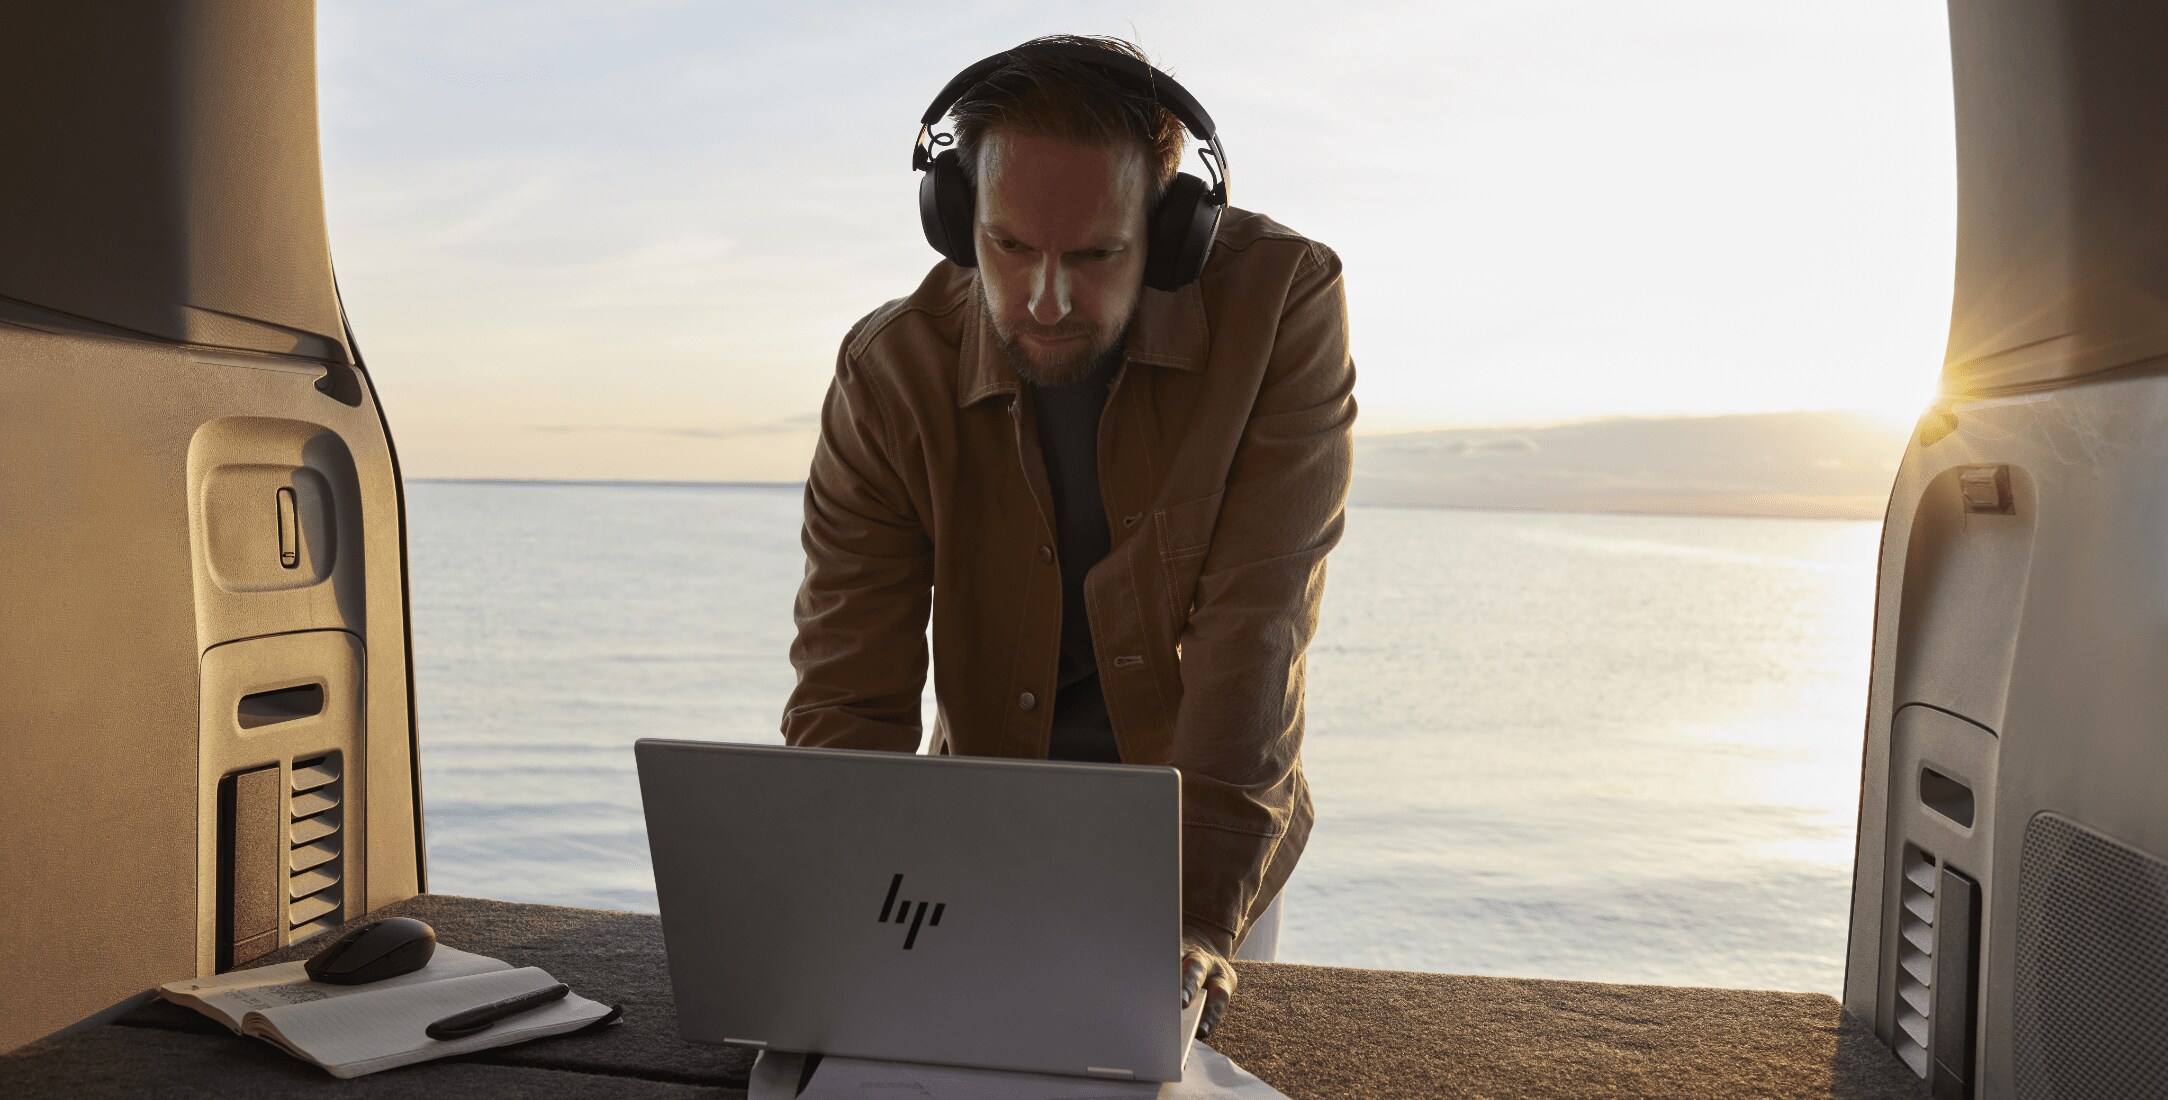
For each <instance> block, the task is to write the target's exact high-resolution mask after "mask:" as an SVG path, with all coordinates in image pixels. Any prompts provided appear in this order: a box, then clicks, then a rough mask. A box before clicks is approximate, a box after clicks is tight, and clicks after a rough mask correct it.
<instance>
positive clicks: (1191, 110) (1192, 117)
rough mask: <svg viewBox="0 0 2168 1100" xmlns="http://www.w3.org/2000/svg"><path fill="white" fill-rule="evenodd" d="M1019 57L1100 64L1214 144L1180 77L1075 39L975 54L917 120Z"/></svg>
mask: <svg viewBox="0 0 2168 1100" xmlns="http://www.w3.org/2000/svg"><path fill="white" fill-rule="evenodd" d="M1020 57H1037V58H1044V59H1046V60H1049V61H1070V62H1075V63H1076V64H1079V65H1090V66H1092V67H1093V68H1097V69H1102V70H1104V71H1105V72H1106V73H1107V75H1108V76H1111V77H1113V78H1114V79H1115V80H1116V81H1119V82H1120V83H1123V84H1126V85H1128V86H1129V87H1130V89H1131V90H1133V91H1138V92H1142V93H1144V94H1145V95H1148V96H1151V97H1152V99H1153V100H1155V101H1157V102H1158V103H1159V105H1160V106H1162V107H1165V108H1166V109H1168V110H1169V111H1172V112H1174V117H1175V118H1177V119H1179V120H1181V123H1182V125H1184V126H1186V127H1188V128H1189V132H1190V133H1192V134H1195V135H1196V136H1197V140H1199V141H1202V142H1205V143H1207V144H1212V145H1215V146H1216V145H1217V143H1218V139H1219V129H1218V127H1216V126H1214V125H1213V124H1212V116H1211V114H1209V113H1208V112H1206V111H1205V109H1204V105H1203V104H1201V103H1199V102H1197V97H1196V96H1193V95H1191V94H1189V89H1187V88H1184V87H1182V85H1181V83H1180V82H1178V81H1176V80H1175V79H1174V78H1173V77H1171V76H1168V75H1167V74H1166V73H1163V72H1160V71H1159V70H1158V69H1156V68H1153V67H1152V66H1151V65H1148V64H1146V63H1144V62H1142V61H1139V60H1137V59H1136V58H1134V57H1131V56H1129V55H1128V54H1125V53H1121V52H1119V51H1116V50H1109V49H1105V48H1102V47H1099V46H1086V45H1083V44H1082V43H1077V42H1040V43H1036V44H1031V43H1027V44H1025V45H1022V46H1018V47H1016V48H1015V49H1010V50H1003V51H1001V52H1000V53H997V54H994V55H993V56H991V57H987V58H984V59H981V60H980V61H978V62H976V63H974V64H973V65H972V66H971V67H970V68H968V69H965V70H964V71H962V72H960V73H957V74H956V77H955V79H953V80H950V81H949V82H948V83H947V84H946V85H944V86H943V87H942V88H941V92H940V94H938V95H936V96H934V97H933V105H932V106H930V107H928V108H926V113H925V114H924V115H921V116H919V120H918V123H919V125H920V126H933V125H935V124H937V123H939V122H940V121H941V119H942V117H943V116H945V115H947V114H948V112H949V108H951V107H954V106H955V105H956V101H957V100H959V99H962V98H963V97H964V93H965V92H968V91H970V90H971V87H972V85H974V84H977V83H978V82H980V81H982V80H984V79H986V78H987V77H988V76H989V75H991V74H992V73H993V72H994V70H996V69H999V68H1000V67H1002V66H1003V65H1007V64H1009V63H1010V62H1011V61H1014V60H1016V59H1017V58H1020Z"/></svg>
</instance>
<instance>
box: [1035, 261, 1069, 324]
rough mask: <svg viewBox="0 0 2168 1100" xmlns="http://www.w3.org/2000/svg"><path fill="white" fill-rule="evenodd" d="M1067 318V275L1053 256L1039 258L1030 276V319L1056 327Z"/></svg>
mask: <svg viewBox="0 0 2168 1100" xmlns="http://www.w3.org/2000/svg"><path fill="white" fill-rule="evenodd" d="M1067 316H1069V274H1068V272H1067V271H1065V270H1063V268H1062V265H1061V261H1060V260H1059V259H1057V258H1055V257H1054V256H1051V255H1049V256H1044V257H1041V258H1040V260H1039V263H1038V265H1037V267H1036V268H1035V269H1034V270H1033V271H1032V275H1031V319H1032V320H1033V321H1036V322H1038V323H1039V324H1042V325H1058V324H1060V323H1061V322H1062V319H1063V318H1065V317H1067Z"/></svg>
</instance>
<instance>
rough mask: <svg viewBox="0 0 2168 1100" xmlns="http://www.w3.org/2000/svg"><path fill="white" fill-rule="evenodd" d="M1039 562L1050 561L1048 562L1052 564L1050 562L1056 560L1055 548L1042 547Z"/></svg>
mask: <svg viewBox="0 0 2168 1100" xmlns="http://www.w3.org/2000/svg"><path fill="white" fill-rule="evenodd" d="M1039 560H1040V561H1048V562H1050V561H1053V560H1054V548H1053V547H1051V546H1042V547H1040V548H1039Z"/></svg>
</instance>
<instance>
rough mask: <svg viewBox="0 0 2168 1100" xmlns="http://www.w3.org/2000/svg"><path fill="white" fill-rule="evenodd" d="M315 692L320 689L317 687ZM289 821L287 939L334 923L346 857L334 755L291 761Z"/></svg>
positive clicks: (340, 776)
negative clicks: (290, 811) (290, 820)
mask: <svg viewBox="0 0 2168 1100" xmlns="http://www.w3.org/2000/svg"><path fill="white" fill-rule="evenodd" d="M318 690H319V691H321V689H318ZM288 775H289V777H290V779H289V783H290V785H291V788H292V791H291V800H292V801H291V803H290V805H291V807H292V813H291V816H292V823H291V827H290V828H289V830H288V832H287V857H286V874H287V878H286V896H287V899H288V900H287V905H286V924H287V929H288V937H287V942H289V943H293V942H298V941H300V940H305V939H307V938H309V937H310V936H313V935H316V934H317V933H319V932H325V931H329V930H330V929H332V928H335V927H337V926H338V924H339V921H340V919H341V917H342V916H343V909H342V908H341V902H342V894H343V888H342V887H341V885H340V878H341V877H342V872H343V870H344V867H345V863H346V860H345V858H344V853H345V843H344V842H345V840H346V834H345V831H344V829H343V828H341V826H342V824H343V822H342V820H341V814H342V813H343V812H344V811H343V810H342V809H341V808H340V801H341V798H342V796H343V794H344V789H345V786H346V781H345V775H344V772H343V771H342V770H341V767H340V759H339V754H338V753H335V752H334V753H326V754H325V755H323V756H317V757H310V758H307V759H302V760H296V761H294V762H293V767H292V769H291V770H290V771H289V772H288Z"/></svg>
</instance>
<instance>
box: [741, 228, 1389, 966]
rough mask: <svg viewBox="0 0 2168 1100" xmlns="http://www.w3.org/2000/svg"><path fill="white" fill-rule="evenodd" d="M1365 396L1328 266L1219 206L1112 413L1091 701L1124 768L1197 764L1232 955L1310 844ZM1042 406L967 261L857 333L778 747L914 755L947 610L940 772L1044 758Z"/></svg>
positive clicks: (1207, 919)
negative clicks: (1322, 643)
mask: <svg viewBox="0 0 2168 1100" xmlns="http://www.w3.org/2000/svg"><path fill="white" fill-rule="evenodd" d="M1354 384H1355V368H1354V363H1353V362H1352V360H1350V359H1349V357H1348V349H1347V311H1346V300H1345V296H1344V293H1343V291H1342V286H1341V276H1340V261H1339V258H1338V257H1337V256H1335V255H1334V254H1333V252H1332V250H1331V249H1329V248H1326V247H1325V246H1324V245H1322V244H1318V243H1317V242H1315V241H1311V240H1307V239H1305V238H1303V237H1301V236H1299V235H1297V234H1295V233H1294V232H1292V231H1290V230H1288V229H1287V228H1286V227H1284V226H1281V225H1279V224H1278V223H1276V222H1274V221H1272V220H1271V219H1269V218H1266V217H1264V216H1262V215H1258V214H1253V213H1249V212H1246V211H1241V210H1235V209H1230V210H1228V211H1227V213H1226V216H1225V218H1224V219H1223V221H1222V224H1221V226H1220V229H1219V236H1218V237H1217V239H1216V241H1215V245H1214V248H1213V251H1212V257H1211V261H1210V262H1209V264H1207V266H1206V268H1205V271H1204V274H1203V276H1202V277H1201V278H1199V279H1198V281H1196V282H1194V283H1192V284H1190V285H1189V286H1187V287H1184V288H1183V289H1181V290H1178V291H1173V292H1160V291H1155V290H1149V289H1147V290H1145V291H1143V294H1142V297H1141V298H1140V299H1139V301H1138V303H1137V306H1136V309H1135V312H1134V314H1133V315H1132V321H1131V326H1130V329H1129V334H1128V341H1127V345H1126V359H1125V361H1124V362H1123V363H1122V364H1121V365H1119V366H1118V367H1117V368H1116V370H1115V373H1114V375H1113V378H1112V383H1111V389H1110V391H1109V393H1108V396H1107V404H1106V407H1105V410H1104V412H1103V413H1102V415H1101V418H1100V424H1099V484H1100V491H1101V495H1102V497H1103V500H1104V504H1105V507H1106V515H1107V526H1108V528H1109V532H1110V535H1111V537H1112V548H1111V549H1110V550H1109V551H1108V553H1107V556H1106V558H1105V559H1104V560H1102V561H1100V562H1099V563H1098V564H1097V565H1096V566H1094V567H1093V568H1092V570H1091V572H1090V574H1089V575H1088V576H1087V577H1086V579H1085V583H1084V600H1085V606H1086V609H1087V613H1088V615H1089V620H1090V623H1091V634H1092V644H1093V649H1094V651H1095V652H1096V654H1097V656H1098V664H1099V675H1100V684H1101V687H1102V689H1103V691H1104V692H1105V695H1106V701H1107V711H1108V713H1109V714H1110V716H1111V717H1112V719H1113V727H1114V736H1115V739H1116V742H1117V743H1118V745H1119V747H1120V749H1121V755H1122V759H1123V761H1125V762H1127V763H1135V764H1171V765H1173V766H1175V767H1176V768H1179V769H1180V770H1181V773H1182V868H1183V914H1184V920H1185V923H1186V924H1187V925H1188V926H1190V927H1191V928H1192V929H1193V930H1197V931H1200V932H1202V933H1204V934H1205V935H1207V936H1209V937H1211V938H1213V939H1214V940H1216V941H1217V942H1218V946H1219V947H1220V948H1221V950H1222V951H1224V952H1229V953H1231V952H1232V949H1233V947H1234V945H1235V944H1236V943H1237V942H1238V941H1239V940H1240V938H1241V937H1242V936H1243V935H1244V934H1245V933H1246V931H1247V928H1248V925H1249V922H1250V921H1251V920H1252V919H1254V918H1255V917H1256V916H1257V915H1258V913H1260V912H1261V911H1262V910H1263V908H1264V907H1265V905H1267V904H1268V903H1269V902H1270V901H1271V900H1272V898H1273V897H1274V896H1276V895H1277V894H1278V892H1279V890H1280V887H1281V886H1282V885H1283V884H1285V882H1286V881H1287V876H1288V873H1289V872H1290V871H1291V870H1293V868H1294V865H1295V861H1296V859H1297V858H1298V857H1299V856H1300V855H1301V853H1302V848H1303V844H1304V841H1305V840H1306V839H1307V837H1308V835H1309V831H1310V822H1311V807H1310V794H1309V788H1308V786H1307V785H1306V783H1305V782H1304V779H1303V774H1302V761H1301V749H1302V731H1303V652H1304V650H1305V648H1306V647H1307V646H1308V645H1309V642H1310V638H1311V635H1312V634H1313V632H1314V631H1315V630H1316V627H1317V616H1318V604H1319V600H1320V598H1321V597H1322V595H1323V593H1324V587H1325V555H1326V553H1327V552H1328V551H1330V550H1331V549H1332V548H1333V546H1334V545H1335V544H1336V543H1338V542H1339V539H1340V532H1341V527H1342V524H1343V521H1344V512H1345V502H1346V498H1347V487H1348V475H1349V466H1350V460H1351V453H1352V452H1351V441H1350V429H1351V427H1352V425H1353V423H1354V420H1355V398H1354ZM1030 401H1031V392H1030V388H1029V387H1027V386H1024V385H1022V384H1021V383H1020V382H1019V380H1018V378H1017V376H1016V374H1015V372H1014V370H1012V369H1011V368H1010V366H1009V365H1008V363H1007V361H1006V360H1005V359H1004V358H1003V357H1002V354H1001V349H1000V347H999V345H998V344H996V343H995V342H994V341H993V339H992V335H991V332H990V330H989V329H988V327H987V322H986V320H985V310H984V308H983V307H982V306H981V305H980V304H979V299H978V288H977V281H976V275H975V273H974V272H972V271H970V270H968V269H965V268H961V267H958V266H956V265H954V264H951V263H949V262H947V261H943V262H941V263H939V264H937V265H935V267H934V269H933V270H932V271H931V272H930V273H928V274H927V276H926V279H925V281H924V282H922V283H921V284H920V285H919V287H918V289H917V290H916V291H914V292H913V293H912V294H911V295H910V297H907V298H903V299H899V300H897V301H893V302H890V303H888V304H887V305H884V306H882V307H881V308H879V309H877V310H874V311H873V312H872V313H870V314H868V315H867V316H866V317H865V318H864V319H863V320H861V321H859V322H858V324H856V325H855V326H853V327H852V329H851V331H850V334H849V335H848V336H847V337H846V338H845V339H844V341H843V347H842V350H841V353H840V354H839V355H838V356H837V360H836V374H835V380H834V382H833V383H832V384H831V385H830V387H829V390H828V397H827V400H826V402H825V404H824V405H823V408H822V412H821V433H820V442H819V445H818V446H817V448H816V449H815V452H814V456H813V464H812V470H811V473H810V475H809V476H808V478H807V481H806V488H805V527H804V533H803V542H804V545H805V552H806V571H805V579H804V583H803V585H802V586H801V588H800V589H799V592H798V599H797V605H796V611H795V615H796V619H797V625H798V636H797V640H796V641H795V642H794V643H793V644H792V646H791V650H790V657H791V663H792V664H793V665H794V666H796V668H797V671H798V684H797V687H796V688H795V690H793V691H792V692H791V696H790V700H789V702H788V704H787V706H786V709H785V713H784V715H783V736H784V739H785V740H786V741H787V742H789V743H790V744H793V745H818V746H829V747H838V748H858V749H889V750H895V751H899V752H912V751H916V750H917V749H918V748H919V745H920V740H921V730H920V719H919V705H920V704H919V698H920V692H921V690H922V688H923V685H924V682H925V676H926V670H927V650H926V625H927V616H928V614H929V612H930V613H931V615H932V622H933V633H932V639H933V674H934V695H935V699H936V701H937V718H936V722H935V727H934V734H933V738H932V742H933V745H932V748H933V751H936V752H954V753H959V754H965V755H973V756H1014V757H1041V758H1043V757H1045V756H1046V753H1047V742H1048V732H1049V726H1050V722H1051V718H1052V711H1053V699H1054V686H1055V675H1056V668H1057V664H1058V661H1059V650H1060V642H1061V629H1060V626H1061V623H1060V619H1061V613H1062V591H1061V570H1060V568H1059V567H1058V565H1057V563H1056V561H1055V556H1054V548H1055V547H1056V545H1058V543H1057V540H1056V538H1055V534H1054V531H1055V526H1054V513H1053V504H1052V496H1051V493H1050V492H1049V490H1048V488H1047V480H1046V473H1045V467H1044V465H1043V463H1042V461H1041V458H1040V451H1039V442H1038V439H1037V431H1036V421H1035V418H1034V417H1033V415H1032V411H1031V408H1030V405H1029V402H1030Z"/></svg>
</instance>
